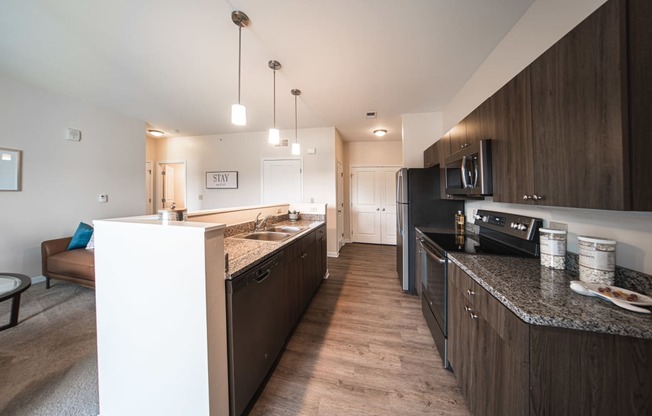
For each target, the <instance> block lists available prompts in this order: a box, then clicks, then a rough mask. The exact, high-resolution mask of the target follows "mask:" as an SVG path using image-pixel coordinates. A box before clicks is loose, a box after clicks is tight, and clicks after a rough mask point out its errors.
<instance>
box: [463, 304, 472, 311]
mask: <svg viewBox="0 0 652 416" xmlns="http://www.w3.org/2000/svg"><path fill="white" fill-rule="evenodd" d="M464 310H465V311H466V312H473V308H471V307H469V306H466V305H464Z"/></svg>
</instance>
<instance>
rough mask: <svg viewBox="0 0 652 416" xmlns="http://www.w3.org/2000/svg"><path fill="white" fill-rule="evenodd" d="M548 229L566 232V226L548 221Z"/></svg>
mask: <svg viewBox="0 0 652 416" xmlns="http://www.w3.org/2000/svg"><path fill="white" fill-rule="evenodd" d="M550 228H552V229H553V230H564V231H568V224H564V223H563V222H555V221H550Z"/></svg>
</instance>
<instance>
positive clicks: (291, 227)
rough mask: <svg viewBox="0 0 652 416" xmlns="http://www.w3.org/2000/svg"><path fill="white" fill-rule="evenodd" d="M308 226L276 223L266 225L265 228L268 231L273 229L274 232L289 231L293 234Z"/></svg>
mask: <svg viewBox="0 0 652 416" xmlns="http://www.w3.org/2000/svg"><path fill="white" fill-rule="evenodd" d="M307 229H308V227H305V226H298V225H277V226H273V227H268V228H267V230H269V231H275V232H280V233H290V234H295V233H298V232H301V231H303V230H307Z"/></svg>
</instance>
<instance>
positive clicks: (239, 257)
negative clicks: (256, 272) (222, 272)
mask: <svg viewBox="0 0 652 416" xmlns="http://www.w3.org/2000/svg"><path fill="white" fill-rule="evenodd" d="M322 224H325V221H312V220H297V221H281V222H277V223H274V224H273V225H275V226H278V225H292V226H299V227H308V228H307V229H306V230H303V231H301V232H298V233H296V234H293V235H292V236H291V237H290V238H288V239H286V240H283V241H258V240H245V239H241V238H237V236H231V237H226V238H224V252H225V253H226V254H228V256H229V269H228V270H227V272H226V278H227V279H232V278H233V277H236V276H238V275H239V274H241V273H242V272H244V271H245V270H247V269H248V268H249V267H250V266H253V265H254V264H256V263H258V262H259V261H261V260H264V259H266V258H268V257H271V255H272V254H274V253H275V252H277V251H278V250H279V249H281V248H283V247H285V246H286V245H288V244H290V243H292V242H293V241H295V240H297V239H299V238H301V237H303V236H304V235H306V234H308V233H310V232H311V231H312V230H314V229H315V228H317V227H319V226H320V225H322ZM270 225H272V224H270Z"/></svg>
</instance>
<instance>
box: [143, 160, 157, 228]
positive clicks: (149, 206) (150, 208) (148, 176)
mask: <svg viewBox="0 0 652 416" xmlns="http://www.w3.org/2000/svg"><path fill="white" fill-rule="evenodd" d="M148 163H149V166H150V168H149V173H148V172H145V181H146V185H145V190H147V186H149V191H150V194H151V196H152V200H151V201H149V202H147V201H146V202H145V206H146V209H145V215H152V214H155V213H156V188H155V184H154V175H155V172H154V171H155V170H156V166H155V163H154V161H153V160H145V169H147V164H148ZM147 196H148V195H145V198H147Z"/></svg>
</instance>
